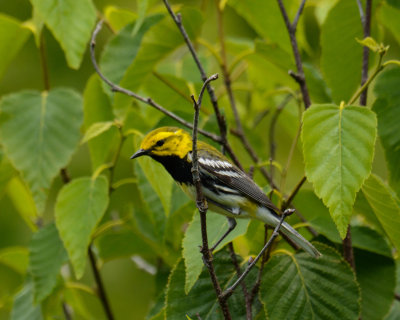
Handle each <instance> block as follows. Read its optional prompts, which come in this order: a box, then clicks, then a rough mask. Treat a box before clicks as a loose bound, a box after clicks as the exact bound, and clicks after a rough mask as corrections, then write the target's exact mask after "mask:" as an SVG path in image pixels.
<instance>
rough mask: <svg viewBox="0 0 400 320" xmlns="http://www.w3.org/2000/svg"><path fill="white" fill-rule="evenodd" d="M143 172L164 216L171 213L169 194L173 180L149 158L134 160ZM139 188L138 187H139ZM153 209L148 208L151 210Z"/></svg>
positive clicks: (161, 167)
mask: <svg viewBox="0 0 400 320" xmlns="http://www.w3.org/2000/svg"><path fill="white" fill-rule="evenodd" d="M134 161H137V162H138V163H139V165H140V167H141V168H142V170H143V173H144V175H145V176H146V179H147V180H148V181H149V183H150V185H151V187H152V188H153V190H154V191H155V193H156V194H157V196H158V198H159V199H160V201H161V204H162V207H163V209H164V213H165V215H166V216H167V217H168V215H169V214H170V211H171V194H172V183H173V180H172V178H171V176H170V175H169V174H168V172H167V171H166V170H165V169H164V167H163V166H162V165H161V164H159V163H158V162H156V161H154V160H153V159H151V158H150V157H141V158H139V159H135V160H134ZM139 188H140V185H139ZM153 209H154V208H150V210H153Z"/></svg>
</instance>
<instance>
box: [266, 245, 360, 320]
mask: <svg viewBox="0 0 400 320" xmlns="http://www.w3.org/2000/svg"><path fill="white" fill-rule="evenodd" d="M314 245H315V246H316V248H317V249H318V250H319V251H320V252H321V253H322V257H321V258H320V259H318V260H317V259H314V258H312V257H310V256H309V255H308V254H306V253H304V252H302V253H297V254H292V253H290V252H288V251H284V252H283V253H284V254H276V255H273V256H272V257H271V259H270V260H269V261H268V263H267V264H266V266H265V269H264V273H263V276H262V281H261V288H260V298H261V301H262V302H263V304H264V309H265V313H266V314H267V315H268V319H271V320H274V319H323V320H327V319H343V320H345V319H358V316H359V313H360V289H359V287H358V284H357V281H356V276H355V274H354V273H353V271H352V270H351V268H350V266H349V265H348V264H347V263H346V262H345V261H344V260H343V259H342V257H341V256H340V255H339V254H338V252H336V251H335V250H333V249H332V248H330V247H328V246H326V245H322V244H318V243H315V244H314Z"/></svg>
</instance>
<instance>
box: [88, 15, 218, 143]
mask: <svg viewBox="0 0 400 320" xmlns="http://www.w3.org/2000/svg"><path fill="white" fill-rule="evenodd" d="M102 24H103V21H102V20H100V21H99V23H98V24H97V25H96V28H95V29H94V31H93V34H92V39H91V42H90V56H91V59H92V64H93V67H94V69H95V70H96V72H97V74H98V75H99V76H100V78H101V79H102V80H103V81H104V82H105V83H106V84H107V85H108V86H109V87H110V88H111V90H112V91H113V92H120V93H123V94H126V95H127V96H129V97H132V98H135V99H136V100H139V101H141V102H143V103H145V104H147V105H149V106H152V107H153V108H155V109H157V110H159V111H161V112H162V113H164V114H165V115H167V116H168V117H170V118H172V119H174V120H175V121H177V122H179V123H180V124H182V125H184V126H185V127H187V128H189V129H193V125H192V124H191V123H190V122H188V121H186V120H184V119H182V118H181V117H179V116H177V115H176V114H174V113H173V112H171V111H168V110H167V109H165V108H163V107H162V106H161V105H159V104H158V103H156V102H154V101H153V100H152V99H151V98H145V97H142V96H140V95H138V94H137V93H135V92H133V91H131V90H128V89H125V88H122V87H120V86H118V85H116V84H115V83H113V82H111V81H110V80H109V79H108V78H106V76H105V75H104V74H103V73H102V72H101V70H100V68H99V66H98V64H97V61H96V57H95V47H96V37H97V34H98V33H99V32H100V30H101V27H102ZM198 131H199V132H200V133H201V134H202V135H204V136H205V137H207V138H210V139H211V140H213V141H215V142H218V143H223V141H222V139H221V137H219V136H217V135H215V134H213V133H211V132H208V131H205V130H201V129H199V130H198Z"/></svg>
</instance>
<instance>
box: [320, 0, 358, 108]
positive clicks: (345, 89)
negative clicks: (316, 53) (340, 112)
mask: <svg viewBox="0 0 400 320" xmlns="http://www.w3.org/2000/svg"><path fill="white" fill-rule="evenodd" d="M362 35H363V33H362V26H361V20H360V14H359V11H358V8H357V3H356V1H347V0H340V1H338V2H337V4H336V5H335V6H334V7H333V8H332V9H331V10H330V11H329V14H328V16H327V18H326V20H325V23H324V24H323V26H322V28H321V69H322V73H323V74H324V76H325V80H326V82H327V84H328V85H329V87H330V88H331V90H332V98H333V100H334V101H335V102H336V103H340V102H341V101H343V100H344V101H347V100H349V99H350V97H351V96H352V94H353V93H354V91H355V90H356V89H357V87H358V86H359V85H360V81H361V63H362V47H361V46H360V45H359V44H358V43H357V41H356V38H362Z"/></svg>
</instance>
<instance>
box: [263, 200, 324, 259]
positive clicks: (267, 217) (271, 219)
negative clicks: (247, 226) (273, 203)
mask: <svg viewBox="0 0 400 320" xmlns="http://www.w3.org/2000/svg"><path fill="white" fill-rule="evenodd" d="M257 218H258V219H260V220H261V221H263V222H265V223H266V224H268V225H270V226H272V227H276V226H277V225H278V223H279V220H280V218H279V216H278V215H277V214H276V213H275V212H273V211H270V210H269V209H267V208H265V207H259V209H258V210H257ZM279 231H280V232H281V233H283V234H284V235H285V236H287V237H288V238H289V239H290V240H292V241H293V242H294V243H295V244H297V245H298V246H299V247H300V248H302V249H304V250H305V251H307V252H308V253H309V254H310V255H311V256H313V257H314V258H319V257H320V256H321V253H320V252H319V251H318V250H317V249H316V248H315V247H314V246H313V245H312V244H311V243H310V242H309V241H307V240H306V239H305V238H304V237H303V236H302V235H301V234H300V233H298V232H297V231H296V230H295V229H294V228H292V227H291V226H290V225H289V224H288V223H286V222H283V223H282V225H281V228H280V230H279Z"/></svg>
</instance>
